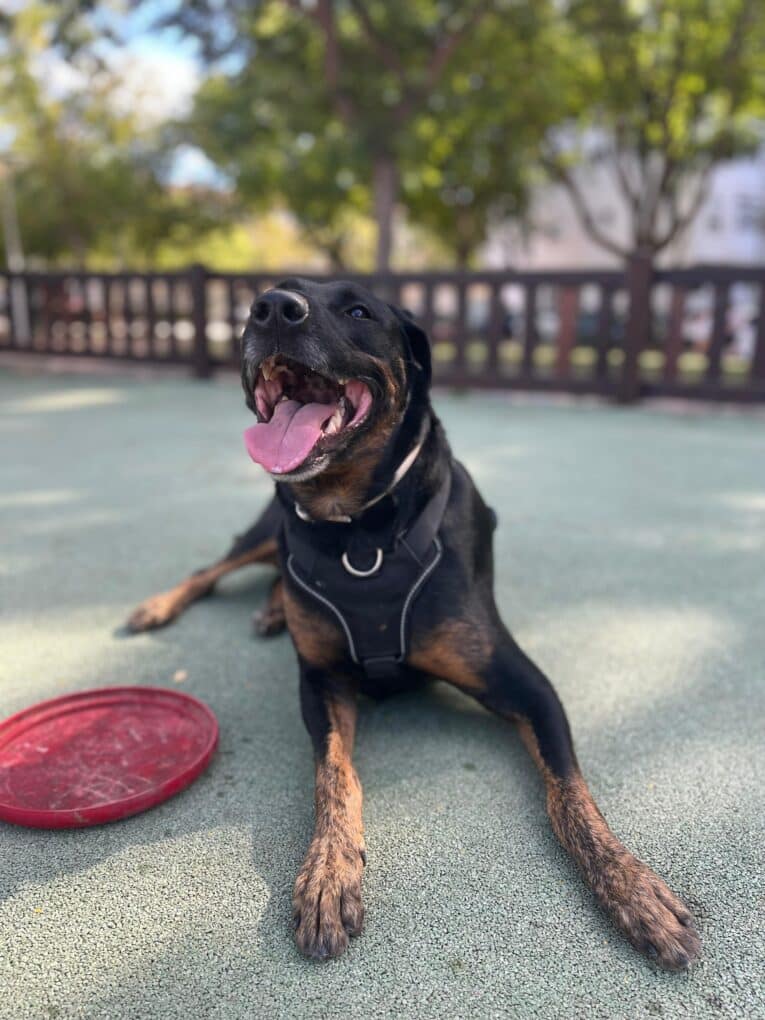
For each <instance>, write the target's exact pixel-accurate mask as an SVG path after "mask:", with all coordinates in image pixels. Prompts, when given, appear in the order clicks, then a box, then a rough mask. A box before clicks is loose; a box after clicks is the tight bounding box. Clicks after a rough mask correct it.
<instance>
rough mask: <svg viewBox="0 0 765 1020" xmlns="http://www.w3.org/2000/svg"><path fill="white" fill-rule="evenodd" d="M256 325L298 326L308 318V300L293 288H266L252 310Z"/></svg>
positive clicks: (263, 326) (262, 326) (261, 326)
mask: <svg viewBox="0 0 765 1020" xmlns="http://www.w3.org/2000/svg"><path fill="white" fill-rule="evenodd" d="M252 318H253V320H254V322H255V325H256V327H260V328H261V329H262V328H265V327H266V326H275V325H280V326H281V325H284V326H298V325H300V323H301V322H303V321H304V320H305V319H307V318H308V302H307V301H306V299H305V298H304V297H303V295H302V294H298V293H297V291H294V290H268V291H266V293H265V294H264V295H263V296H262V297H260V298H258V300H257V301H256V302H255V307H254V308H253V310H252Z"/></svg>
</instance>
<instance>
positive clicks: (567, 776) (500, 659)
mask: <svg viewBox="0 0 765 1020" xmlns="http://www.w3.org/2000/svg"><path fill="white" fill-rule="evenodd" d="M412 665H414V666H416V667H417V668H419V669H422V670H426V671H429V672H431V673H433V674H435V675H436V676H439V677H441V678H442V679H444V680H447V681H448V682H449V683H452V684H454V685H455V686H456V687H459V688H461V689H462V690H463V691H465V692H466V693H468V694H471V695H473V697H475V698H477V699H478V701H480V702H481V703H482V704H483V705H485V706H486V707H487V708H488V709H490V710H491V711H493V712H496V713H497V714H499V715H501V716H504V717H505V718H506V719H509V720H512V721H513V722H515V723H516V724H517V725H518V729H519V731H520V735H521V737H522V739H523V742H524V744H525V745H526V748H527V749H528V751H529V753H530V754H531V756H532V758H533V759H534V761H535V763H536V765H537V766H538V768H539V770H540V772H541V773H542V777H543V779H544V782H545V786H546V789H547V811H548V814H549V816H550V821H551V822H552V827H553V830H554V832H555V835H556V836H557V838H558V840H559V841H560V843H561V844H562V845H563V847H564V848H565V849H566V850H567V851H568V853H569V854H570V855H571V857H572V858H573V859H574V860H575V861H576V863H577V865H578V866H579V869H580V871H581V873H582V875H583V876H584V879H585V881H586V882H587V884H588V885H589V886H590V888H591V889H592V891H593V892H594V894H595V896H596V898H597V899H598V901H599V902H600V904H601V906H603V907H604V908H605V910H606V911H607V912H608V913H609V914H610V916H611V918H612V919H613V921H614V922H615V923H616V925H617V926H618V927H619V928H621V930H622V931H623V932H624V934H625V935H626V936H627V938H628V939H629V940H630V942H632V943H633V945H634V946H636V947H637V948H638V949H640V950H643V951H644V952H647V953H648V954H649V955H651V956H653V957H654V958H655V959H656V960H657V962H658V963H660V964H661V965H662V966H664V967H667V968H668V969H671V970H679V969H683V968H685V967H687V966H688V965H689V964H690V963H692V962H693V960H694V959H695V958H696V956H697V955H698V953H699V949H700V945H699V937H698V935H697V933H696V930H695V928H694V926H693V922H692V919H691V915H690V914H689V912H688V910H687V909H686V908H685V906H684V905H683V904H682V903H681V901H680V900H679V899H678V897H677V896H675V894H674V893H673V892H671V890H670V889H669V888H668V886H667V885H666V884H665V883H664V882H663V881H662V879H660V878H659V876H658V875H656V874H655V873H654V872H653V871H652V870H651V869H650V868H649V867H648V866H647V865H646V864H644V863H643V862H642V861H640V860H638V858H637V857H635V856H634V855H633V854H632V853H630V851H629V850H627V849H626V847H624V846H623V845H622V844H621V843H620V842H619V840H618V839H617V838H616V836H615V835H614V834H613V832H612V831H611V829H610V828H609V827H608V825H607V824H606V821H605V819H604V818H603V816H602V814H601V813H600V811H599V810H598V808H597V806H596V804H595V801H594V800H593V797H592V794H591V793H590V791H589V788H588V786H587V783H586V782H585V780H584V777H583V776H582V773H581V772H580V770H579V765H578V762H577V760H576V755H575V753H574V745H573V742H572V739H571V732H570V730H569V725H568V720H567V718H566V714H565V712H564V711H563V706H562V705H561V703H560V701H559V699H558V696H557V694H556V693H555V691H554V689H553V687H552V685H551V684H550V682H549V680H548V679H547V677H545V675H544V674H543V673H542V671H541V670H540V669H538V668H537V666H535V665H534V663H533V662H532V661H531V660H530V659H529V658H528V656H526V655H525V654H524V653H523V652H522V651H521V649H520V648H519V647H518V645H517V644H516V643H515V641H514V640H513V639H512V637H511V636H510V635H509V634H508V633H507V631H506V630H505V629H504V627H502V626H501V625H499V626H497V625H495V626H482V625H481V624H480V623H473V624H470V625H467V624H466V623H465V621H462V620H453V621H447V622H446V623H445V624H443V625H441V626H440V627H438V628H436V629H435V630H433V631H432V632H431V633H430V634H428V635H426V636H425V637H424V638H423V639H421V640H420V641H419V642H418V643H417V645H416V646H415V649H414V654H413V655H412Z"/></svg>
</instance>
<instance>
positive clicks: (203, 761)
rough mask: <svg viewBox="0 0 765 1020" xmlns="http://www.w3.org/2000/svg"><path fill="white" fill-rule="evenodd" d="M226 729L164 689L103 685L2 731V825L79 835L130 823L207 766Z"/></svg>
mask: <svg viewBox="0 0 765 1020" xmlns="http://www.w3.org/2000/svg"><path fill="white" fill-rule="evenodd" d="M217 743H218V723H217V720H216V718H215V716H214V715H213V713H212V712H211V711H210V709H209V708H208V707H207V706H206V705H203V704H202V702H201V701H198V700H197V699H196V698H193V697H191V695H190V694H181V692H180V691H171V690H164V689H162V688H160V687H102V688H99V689H98V690H94V691H82V693H80V694H67V695H65V696H64V697H61V698H53V699H52V700H51V701H43V702H41V704H39V705H34V706H33V707H32V708H27V709H24V710H23V711H21V712H17V713H16V715H12V716H11V717H10V718H9V719H6V720H5V721H4V722H2V723H0V820H2V821H6V822H15V823H16V824H17V825H31V826H33V827H35V828H38V829H71V828H78V827H81V826H85V825H99V824H100V823H101V822H113V821H116V820H117V819H118V818H127V817H128V815H135V814H137V813H138V812H139V811H146V809H147V808H150V807H154V806H155V805H156V804H159V803H161V801H163V800H167V798H168V797H172V796H173V795H174V794H176V793H178V792H179V791H180V790H183V789H185V787H187V786H188V785H189V783H192V782H193V781H194V780H195V779H196V778H197V776H198V775H199V774H200V773H201V772H202V771H203V770H204V769H205V768H206V766H207V765H208V763H209V761H210V758H211V757H212V755H213V752H214V751H215V748H216V746H217Z"/></svg>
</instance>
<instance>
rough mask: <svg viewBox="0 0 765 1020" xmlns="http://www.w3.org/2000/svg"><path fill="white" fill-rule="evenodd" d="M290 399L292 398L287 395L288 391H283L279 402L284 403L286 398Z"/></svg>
mask: <svg viewBox="0 0 765 1020" xmlns="http://www.w3.org/2000/svg"><path fill="white" fill-rule="evenodd" d="M289 399H290V398H289V397H288V396H287V394H286V393H282V395H281V396H280V397H279V400H278V403H280V404H282V403H284V401H285V400H289Z"/></svg>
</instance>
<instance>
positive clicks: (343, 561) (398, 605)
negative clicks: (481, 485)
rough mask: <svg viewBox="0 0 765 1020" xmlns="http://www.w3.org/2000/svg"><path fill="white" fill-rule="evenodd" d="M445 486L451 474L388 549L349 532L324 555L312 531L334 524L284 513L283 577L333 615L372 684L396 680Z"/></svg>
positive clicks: (430, 567)
mask: <svg viewBox="0 0 765 1020" xmlns="http://www.w3.org/2000/svg"><path fill="white" fill-rule="evenodd" d="M451 484H452V471H451V468H450V469H449V470H448V471H447V472H446V477H445V478H444V481H443V482H442V484H441V485H440V486H439V488H438V490H437V491H436V493H435V495H433V496H432V497H431V499H430V500H428V502H427V503H426V504H425V506H424V508H423V509H422V511H421V512H420V514H419V515H418V516H417V518H416V519H415V520H414V521H413V522H412V523H411V524H410V525H409V527H408V528H406V529H405V530H403V531H401V532H398V533H396V534H394V535H393V540H392V543H389V544H390V546H391V547H390V548H389V549H383V548H381V547H380V546H375V545H374V544H373V538H374V532H370V533H368V534H365V533H364V532H363V530H362V529H360V528H357V527H354V526H351V527H350V528H349V529H348V533H347V534H348V539H347V542H346V543H345V550H344V551H343V552H341V553H338V552H337V551H334V550H333V551H329V550H328V549H327V548H322V545H323V543H321V542H317V541H316V537H317V536H316V534H315V531H314V529H316V528H324V527H331V528H337V527H338V525H336V524H330V525H328V524H325V523H321V522H318V521H317V522H315V523H314V522H310V521H306V520H305V519H304V518H303V519H301V517H300V516H299V515H298V513H297V512H296V508H295V505H294V504H290V505H289V508H288V510H287V513H286V514H285V523H284V538H285V542H286V546H287V570H288V571H289V574H290V577H291V578H292V580H293V581H294V582H295V584H297V585H298V587H299V588H301V589H302V590H303V591H304V592H306V593H307V594H308V595H310V596H311V597H312V598H314V599H315V600H316V601H317V602H320V603H321V604H322V605H323V606H325V607H326V608H327V609H329V610H330V611H331V612H332V614H333V616H334V617H335V618H336V619H337V621H338V623H339V624H340V626H341V628H342V630H343V632H344V633H345V637H346V640H347V642H348V651H349V653H350V656H351V658H352V659H353V661H354V662H355V663H357V664H358V665H359V666H361V667H363V669H364V671H365V673H366V674H367V676H369V677H371V678H373V679H385V678H387V677H392V676H395V675H396V673H397V672H398V669H399V667H400V665H401V663H402V662H403V661H404V659H405V658H406V653H407V648H408V641H409V635H408V619H409V613H410V610H411V608H412V605H413V603H414V601H415V599H416V598H417V596H418V595H419V594H420V592H421V591H422V589H423V587H424V585H425V582H426V581H427V579H428V578H429V577H430V575H431V574H432V573H433V571H434V570H435V568H436V567H437V565H438V563H439V560H440V559H441V556H442V553H443V548H442V546H441V542H440V541H439V538H438V532H439V529H440V527H441V522H442V520H443V516H444V511H445V510H446V504H447V502H448V500H449V492H450V490H451ZM282 498H283V502H286V500H285V499H284V497H282ZM353 523H355V522H352V524H353ZM341 526H342V525H341ZM370 539H372V541H370ZM336 545H337V543H336V542H332V543H331V546H335V547H336Z"/></svg>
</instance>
